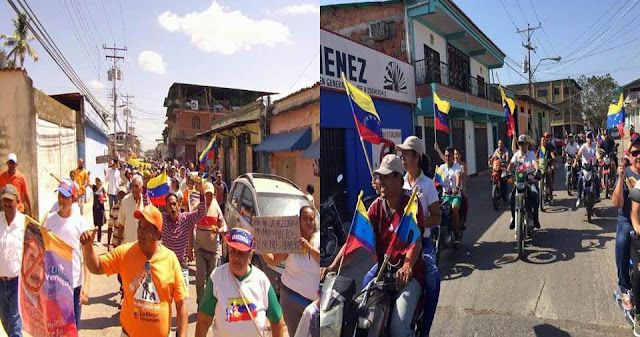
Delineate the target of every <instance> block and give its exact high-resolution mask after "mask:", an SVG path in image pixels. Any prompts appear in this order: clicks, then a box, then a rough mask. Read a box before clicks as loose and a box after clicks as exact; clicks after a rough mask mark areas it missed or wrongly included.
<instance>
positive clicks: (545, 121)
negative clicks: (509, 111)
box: [515, 95, 558, 141]
mask: <svg viewBox="0 0 640 337" xmlns="http://www.w3.org/2000/svg"><path fill="white" fill-rule="evenodd" d="M515 103H516V111H517V112H518V114H517V122H516V127H517V129H516V130H518V132H517V134H519V135H520V134H527V135H529V136H531V137H532V138H533V139H534V140H536V141H538V140H539V139H540V137H542V135H543V134H544V133H545V132H549V130H551V118H552V117H553V116H554V115H555V114H557V113H558V109H556V108H554V107H552V106H550V105H547V104H544V103H542V102H540V101H538V100H535V99H533V98H531V97H529V96H527V95H516V99H515Z"/></svg>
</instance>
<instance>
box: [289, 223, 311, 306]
mask: <svg viewBox="0 0 640 337" xmlns="http://www.w3.org/2000/svg"><path fill="white" fill-rule="evenodd" d="M309 243H310V244H311V245H312V246H313V247H314V248H315V249H320V234H319V233H317V232H316V233H314V234H313V236H311V242H309ZM284 265H285V268H284V273H282V283H284V285H285V286H287V288H289V289H291V290H293V291H295V292H297V293H298V294H300V295H302V296H304V297H306V298H307V299H308V300H311V301H313V300H315V299H316V298H318V285H319V284H320V263H318V261H316V260H315V259H314V258H313V257H312V256H311V255H310V254H302V253H293V254H289V256H288V257H287V259H286V260H284Z"/></svg>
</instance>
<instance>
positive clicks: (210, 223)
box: [195, 182, 227, 304]
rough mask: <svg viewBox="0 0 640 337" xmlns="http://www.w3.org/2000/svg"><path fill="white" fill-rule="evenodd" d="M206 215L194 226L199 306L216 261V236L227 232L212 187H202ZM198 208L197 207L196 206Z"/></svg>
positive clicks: (206, 185)
mask: <svg viewBox="0 0 640 337" xmlns="http://www.w3.org/2000/svg"><path fill="white" fill-rule="evenodd" d="M204 196H205V200H206V204H207V215H206V216H205V217H204V218H203V219H202V220H200V221H199V222H198V224H197V225H196V238H195V249H196V254H195V255H196V303H198V304H200V300H201V299H202V292H203V291H204V286H205V283H206V280H207V277H208V276H209V275H211V272H213V269H214V268H215V267H216V262H217V261H218V258H220V256H218V249H219V247H218V246H219V245H218V234H222V233H225V232H226V231H227V223H226V221H225V220H224V216H222V211H221V210H220V206H218V202H217V201H216V199H215V191H214V189H213V185H212V184H211V183H209V182H207V183H206V184H205V185H204ZM198 206H199V205H198Z"/></svg>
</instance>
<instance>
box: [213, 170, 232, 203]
mask: <svg viewBox="0 0 640 337" xmlns="http://www.w3.org/2000/svg"><path fill="white" fill-rule="evenodd" d="M213 188H214V189H215V190H216V200H217V201H218V205H220V209H221V210H222V212H224V206H225V201H226V200H227V193H229V187H227V183H225V182H224V181H223V180H222V173H220V171H218V172H217V173H216V181H214V182H213Z"/></svg>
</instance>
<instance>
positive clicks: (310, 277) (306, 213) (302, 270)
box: [262, 206, 320, 333]
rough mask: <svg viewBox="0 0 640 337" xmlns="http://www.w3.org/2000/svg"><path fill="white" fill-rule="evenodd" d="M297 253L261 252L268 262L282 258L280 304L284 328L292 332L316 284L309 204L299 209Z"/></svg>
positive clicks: (316, 246) (316, 241)
mask: <svg viewBox="0 0 640 337" xmlns="http://www.w3.org/2000/svg"><path fill="white" fill-rule="evenodd" d="M299 219H300V235H301V237H300V243H301V245H302V252H301V253H292V254H268V253H267V254H262V258H263V259H264V260H265V262H267V263H268V264H269V265H272V266H277V265H278V264H280V263H281V262H284V265H285V271H284V273H283V274H282V277H281V281H282V282H281V284H280V305H281V307H282V314H283V316H284V320H285V323H286V324H287V330H288V331H291V333H293V332H294V331H296V329H297V327H298V322H299V321H300V318H301V317H302V313H303V312H304V309H305V308H306V307H307V306H308V305H309V304H311V302H312V301H314V300H316V299H317V298H318V285H319V284H320V234H319V233H318V231H317V230H316V213H315V210H314V208H313V207H312V206H302V208H301V209H300V216H299Z"/></svg>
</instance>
